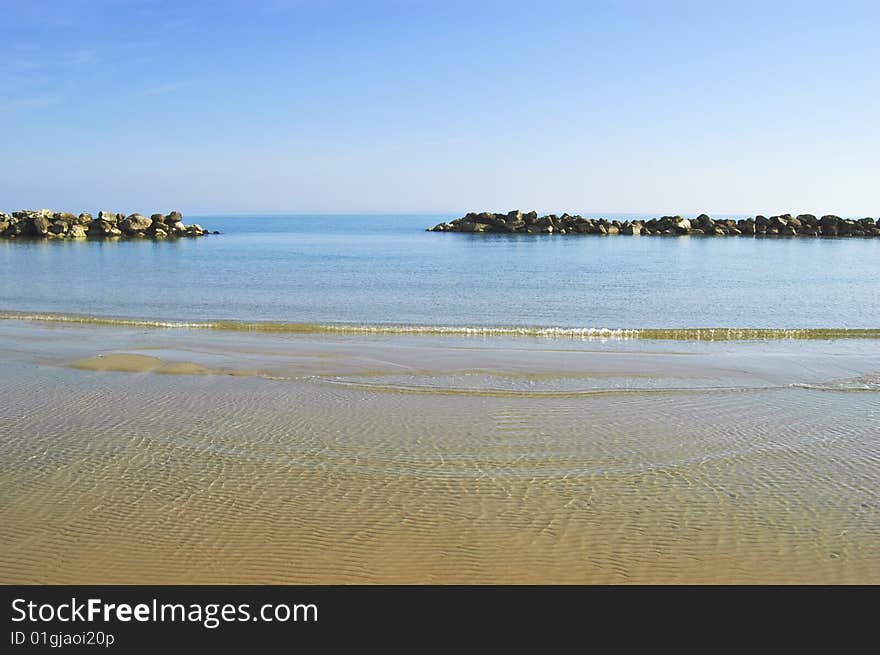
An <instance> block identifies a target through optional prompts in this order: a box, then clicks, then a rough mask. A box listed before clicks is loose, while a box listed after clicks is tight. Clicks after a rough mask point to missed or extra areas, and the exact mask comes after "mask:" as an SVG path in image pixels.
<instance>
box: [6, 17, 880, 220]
mask: <svg viewBox="0 0 880 655" xmlns="http://www.w3.org/2000/svg"><path fill="white" fill-rule="evenodd" d="M878 32H880V3H877V2H846V1H839V2H833V3H832V2H824V3H810V2H806V1H799V2H770V1H766V0H765V1H764V2H749V1H748V0H746V1H744V2H736V3H734V2H730V3H726V2H724V3H722V2H717V3H716V2H705V0H703V1H700V2H659V1H658V2H587V1H582V2H573V1H569V2H562V1H560V2H554V1H552V0H545V1H543V2H513V1H510V0H508V1H506V2H493V1H487V2H479V1H478V0H472V1H470V2H459V1H457V0H443V1H436V2H429V1H427V0H426V1H418V0H397V1H391V0H389V1H385V2H379V1H375V2H373V1H370V0H361V1H360V2H349V1H342V0H339V1H334V0H323V1H320V0H312V1H310V0H300V1H296V0H287V1H285V0H237V1H236V0H228V1H220V2H185V1H181V0H178V1H173V2H166V1H164V0H116V1H113V0H59V1H54V2H50V1H46V0H0V43H2V49H0V209H5V210H11V209H17V208H20V207H52V208H57V209H70V210H99V209H101V208H108V209H113V210H118V211H135V210H138V211H143V212H151V211H154V210H169V209H171V208H180V209H182V210H183V211H184V212H190V213H193V212H240V211H248V212H286V211H290V212H313V211H317V212H453V213H455V212H458V211H464V210H470V209H477V210H479V209H493V210H507V209H509V208H513V207H521V208H523V209H530V208H535V209H538V210H539V211H546V212H551V211H563V210H568V211H581V212H647V213H654V212H658V213H665V212H697V211H708V212H710V213H711V212H716V213H724V212H731V213H779V212H783V211H794V212H801V211H812V212H820V213H824V212H835V213H841V214H847V215H875V216H876V215H878V214H880V184H878V180H880V72H878V71H880V38H878Z"/></svg>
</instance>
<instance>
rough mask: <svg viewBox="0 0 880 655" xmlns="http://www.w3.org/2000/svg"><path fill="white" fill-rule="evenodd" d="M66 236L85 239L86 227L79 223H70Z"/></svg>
mask: <svg viewBox="0 0 880 655" xmlns="http://www.w3.org/2000/svg"><path fill="white" fill-rule="evenodd" d="M67 236H69V237H70V238H71V239H85V238H86V228H85V227H83V226H82V225H79V224H76V225H71V226H70V230H68V232H67Z"/></svg>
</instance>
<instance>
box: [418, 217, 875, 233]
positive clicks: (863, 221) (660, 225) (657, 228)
mask: <svg viewBox="0 0 880 655" xmlns="http://www.w3.org/2000/svg"><path fill="white" fill-rule="evenodd" d="M428 231H429V232H472V233H473V232H476V233H479V232H490V233H516V234H600V235H613V234H625V235H650V236H684V235H695V236H699V235H705V236H790V237H794V236H804V237H819V236H822V237H880V218H878V219H874V218H860V219H851V218H841V217H840V216H834V215H825V216H822V217H817V216H815V215H813V214H800V215H798V216H792V215H791V214H781V215H779V216H770V217H767V216H755V217H754V218H743V219H732V218H727V219H713V218H711V217H710V216H708V215H707V214H700V215H699V216H697V217H696V218H684V217H683V216H662V217H660V218H652V219H650V220H641V219H632V220H618V219H614V220H607V219H605V218H584V217H583V216H577V215H574V216H572V215H570V214H562V215H561V216H557V215H556V214H548V215H546V216H538V213H537V212H534V211H531V212H522V211H519V210H514V211H511V212H508V213H506V214H495V213H492V212H481V213H475V212H471V213H469V214H467V215H465V216H463V217H461V218H457V219H455V220H453V221H449V222H448V223H439V224H438V225H435V226H434V227H429V228H428Z"/></svg>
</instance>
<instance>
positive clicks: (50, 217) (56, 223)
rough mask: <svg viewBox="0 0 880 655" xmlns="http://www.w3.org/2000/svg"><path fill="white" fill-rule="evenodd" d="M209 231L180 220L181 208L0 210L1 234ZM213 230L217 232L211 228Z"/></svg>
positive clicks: (130, 234) (104, 235)
mask: <svg viewBox="0 0 880 655" xmlns="http://www.w3.org/2000/svg"><path fill="white" fill-rule="evenodd" d="M205 234H210V232H209V231H208V230H206V229H204V228H203V227H202V226H201V225H198V224H196V223H193V224H192V225H184V224H183V216H181V214H180V212H178V211H173V212H171V213H170V214H167V215H166V214H153V215H152V216H150V217H149V218H147V217H146V216H144V215H142V214H129V215H128V216H126V215H125V214H117V213H115V212H106V211H102V212H99V213H98V217H97V218H94V217H93V216H92V215H91V214H87V213H82V214H79V215H76V214H71V213H70V212H53V211H51V210H49V209H38V210H31V209H22V210H20V211H16V212H12V214H11V215H10V214H7V213H4V212H0V237H5V238H10V239H11V238H16V237H24V238H26V237H32V238H43V239H108V238H141V239H144V238H146V239H166V238H174V237H200V236H203V235H205ZM214 234H219V233H218V232H214Z"/></svg>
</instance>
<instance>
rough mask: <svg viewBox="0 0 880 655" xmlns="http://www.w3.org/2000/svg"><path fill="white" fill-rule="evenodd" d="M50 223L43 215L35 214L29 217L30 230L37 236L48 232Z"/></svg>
mask: <svg viewBox="0 0 880 655" xmlns="http://www.w3.org/2000/svg"><path fill="white" fill-rule="evenodd" d="M50 225H51V223H50V222H49V219H48V218H46V217H45V216H42V215H40V216H35V217H34V218H32V219H31V231H32V232H33V233H34V234H36V235H37V236H41V237H42V236H46V235H47V234H48V233H49V226H50Z"/></svg>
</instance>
